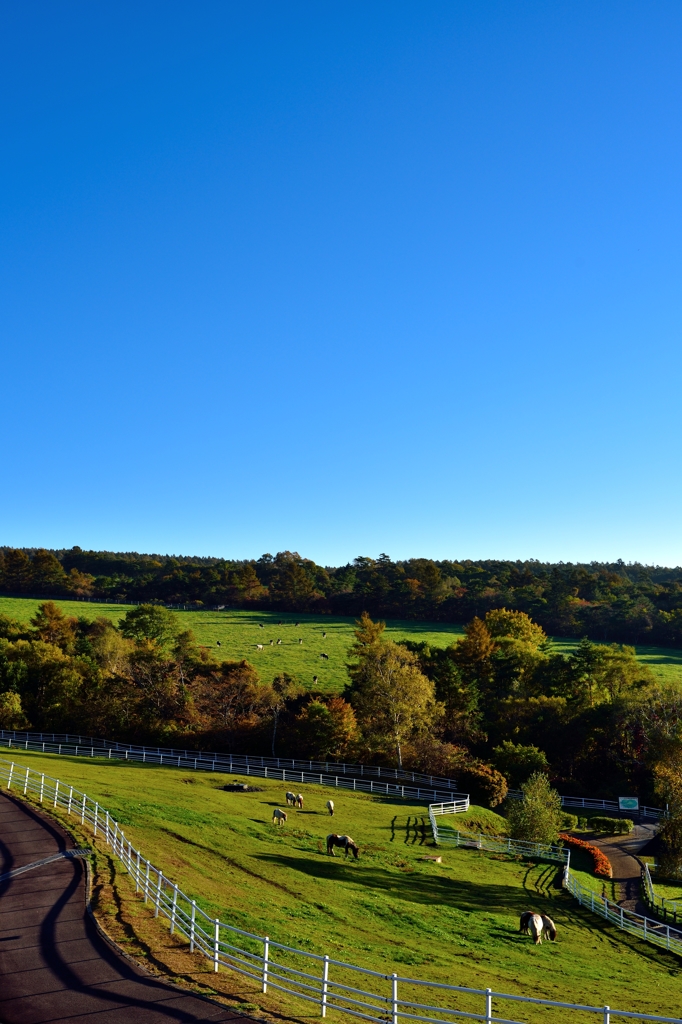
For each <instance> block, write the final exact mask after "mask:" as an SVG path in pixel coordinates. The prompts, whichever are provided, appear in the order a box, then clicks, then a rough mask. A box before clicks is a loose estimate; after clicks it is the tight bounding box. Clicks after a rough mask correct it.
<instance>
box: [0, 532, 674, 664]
mask: <svg viewBox="0 0 682 1024" xmlns="http://www.w3.org/2000/svg"><path fill="white" fill-rule="evenodd" d="M0 593H2V594H6V595H11V596H31V597H38V598H56V597H70V598H80V599H95V600H98V599H99V600H106V601H120V602H123V603H136V602H140V603H145V602H151V603H161V604H166V605H169V606H183V607H187V608H204V607H205V608H215V607H231V608H254V609H262V610H282V611H308V612H317V613H320V614H324V613H330V614H337V615H350V616H358V615H360V614H361V613H362V612H363V611H366V612H368V613H369V614H370V615H372V616H374V617H386V618H397V619H417V620H426V621H431V622H452V623H459V624H463V623H465V622H469V621H470V620H471V619H472V618H474V617H476V616H479V617H480V616H483V615H485V614H486V613H487V612H489V611H492V610H493V609H495V608H507V609H510V610H514V611H521V612H525V613H526V614H527V615H529V616H531V618H532V619H533V620H534V621H535V622H537V623H539V624H540V625H541V626H542V628H543V629H544V630H545V631H546V632H547V633H548V634H549V635H553V636H568V637H580V636H587V637H589V638H590V639H592V640H599V641H607V642H617V643H627V644H658V645H662V646H668V647H682V568H679V567H678V568H674V569H668V568H662V567H659V566H655V567H654V566H644V565H638V564H634V565H626V564H625V563H624V562H622V561H619V562H616V563H613V564H602V563H596V562H595V563H590V564H589V565H578V564H575V565H574V564H570V563H559V564H550V563H544V562H537V561H533V560H530V561H525V562H521V561H519V562H505V561H495V560H484V561H469V560H464V561H462V562H455V561H448V560H443V561H434V560H432V559H427V558H411V559H407V560H405V561H392V560H391V559H390V558H389V557H388V555H381V556H380V557H379V558H367V557H359V558H356V559H355V560H354V561H353V562H351V563H348V564H347V565H344V566H340V567H337V568H334V567H330V566H320V565H317V564H316V563H315V562H313V561H311V560H310V559H307V558H303V557H301V556H300V555H299V554H297V553H296V552H291V551H283V552H279V553H278V554H277V555H274V556H273V555H270V554H265V555H262V556H261V557H260V558H258V559H251V560H248V559H247V560H242V561H231V560H227V559H220V558H189V557H175V556H172V557H171V556H168V555H141V554H135V553H113V552H105V551H82V550H81V549H80V548H79V547H74V548H70V549H69V550H63V551H47V550H45V549H35V550H33V549H32V550H29V549H21V548H8V547H5V548H0Z"/></svg>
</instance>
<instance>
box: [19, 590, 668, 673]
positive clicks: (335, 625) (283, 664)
mask: <svg viewBox="0 0 682 1024" xmlns="http://www.w3.org/2000/svg"><path fill="white" fill-rule="evenodd" d="M41 603H42V602H41V601H37V600H33V599H32V598H22V597H0V615H9V616H10V617H11V618H13V619H18V620H19V622H28V621H29V620H30V618H31V616H32V615H34V614H35V612H36V610H37V608H38V606H39V605H40V604H41ZM55 603H56V604H58V605H59V607H60V608H62V609H63V611H64V612H65V613H66V614H68V615H75V616H77V617H78V616H83V617H84V618H86V619H96V618H97V617H98V616H100V615H104V616H106V617H107V618H108V619H111V620H112V621H113V622H118V620H119V619H121V618H123V616H124V615H125V613H126V612H127V611H128V609H129V608H132V607H134V606H133V605H126V604H97V603H94V602H90V601H61V600H59V599H58V598H57V599H56V601H55ZM175 614H176V615H177V616H178V619H179V620H180V622H181V624H182V628H183V629H191V630H193V631H194V634H195V636H196V638H197V640H198V641H199V643H200V644H205V645H206V646H207V647H210V648H211V649H212V650H213V651H214V653H215V655H216V657H218V658H224V659H226V660H235V661H236V660H240V659H242V658H247V659H248V660H249V661H250V662H251V663H252V664H253V665H255V666H256V668H257V669H258V672H259V673H260V675H261V677H262V678H263V679H266V680H270V679H272V678H273V676H275V675H277V673H278V672H289V673H290V674H291V675H295V676H297V677H298V678H299V679H300V681H301V682H302V683H304V684H309V685H310V686H312V683H313V676H317V677H318V682H317V687H318V688H319V689H321V690H323V691H324V692H326V693H339V692H340V691H341V690H342V689H343V687H344V686H345V685H346V682H347V680H348V676H347V673H346V660H347V657H348V648H349V647H350V645H351V644H352V642H353V639H354V637H353V629H354V627H355V619H353V618H350V617H349V618H346V617H341V616H333V615H306V614H303V613H300V614H294V613H291V612H282V613H279V612H251V611H223V612H216V611H195V612H183V611H178V612H175ZM280 622H281V623H282V625H278V623H280ZM297 622H298V626H296V625H295V623H297ZM260 623H262V624H263V629H261V628H260ZM324 632H326V634H327V636H326V637H323V636H322V634H323V633H324ZM386 635H387V636H388V637H389V638H390V639H391V640H426V641H427V642H428V643H429V644H431V645H432V646H433V647H447V646H448V645H449V644H452V643H456V642H457V641H458V640H459V639H460V638H461V637H462V636H463V635H464V629H463V627H462V626H455V625H452V623H441V622H405V621H400V620H395V619H394V620H388V622H387V624H386ZM278 639H280V640H281V641H282V643H281V644H279V645H278V644H277V640H278ZM299 639H301V640H303V643H302V644H299V642H298V641H299ZM270 640H272V641H273V646H272V647H271V646H270ZM218 641H220V647H218V643H217V642H218ZM552 643H553V646H554V648H555V650H557V651H561V652H562V653H563V654H569V653H570V652H571V651H572V650H573V648H574V647H575V646H576V644H577V643H578V641H577V640H575V639H566V638H563V637H561V638H557V639H554V640H553V641H552ZM256 644H263V645H264V649H263V650H262V651H258V650H257V649H256ZM636 650H637V657H638V658H639V659H640V661H641V662H643V663H644V664H645V665H648V666H649V668H650V669H651V670H652V672H653V673H654V675H655V676H656V678H657V679H658V680H659V681H660V682H662V683H664V682H667V683H679V684H680V685H682V651H679V650H673V649H668V648H665V647H646V646H642V647H637V648H636ZM322 653H324V654H328V655H329V661H326V660H325V659H324V658H321V657H320V654H322Z"/></svg>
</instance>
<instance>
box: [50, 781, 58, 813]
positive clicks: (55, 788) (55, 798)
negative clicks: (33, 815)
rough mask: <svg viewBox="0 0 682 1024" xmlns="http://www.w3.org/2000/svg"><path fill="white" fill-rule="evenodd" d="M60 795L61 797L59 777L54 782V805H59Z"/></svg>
mask: <svg viewBox="0 0 682 1024" xmlns="http://www.w3.org/2000/svg"><path fill="white" fill-rule="evenodd" d="M58 797H59V779H57V781H56V782H55V784H54V803H53V804H52V806H53V807H56V806H57V799H58Z"/></svg>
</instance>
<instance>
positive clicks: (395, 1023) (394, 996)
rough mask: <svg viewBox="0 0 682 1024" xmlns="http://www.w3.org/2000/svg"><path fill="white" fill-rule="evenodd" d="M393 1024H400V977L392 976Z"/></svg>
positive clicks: (394, 974)
mask: <svg viewBox="0 0 682 1024" xmlns="http://www.w3.org/2000/svg"><path fill="white" fill-rule="evenodd" d="M391 1024H398V975H397V974H396V973H395V971H394V972H393V974H392V975H391Z"/></svg>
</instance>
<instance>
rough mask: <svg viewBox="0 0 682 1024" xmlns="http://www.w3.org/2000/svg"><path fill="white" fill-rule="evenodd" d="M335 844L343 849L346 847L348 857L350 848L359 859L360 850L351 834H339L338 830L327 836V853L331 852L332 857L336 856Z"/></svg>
mask: <svg viewBox="0 0 682 1024" xmlns="http://www.w3.org/2000/svg"><path fill="white" fill-rule="evenodd" d="M335 846H340V847H341V848H342V849H344V850H345V851H346V857H347V856H348V851H349V850H350V851H351V853H352V854H353V856H354V857H355V859H356V860H357V859H358V853H359V850H358V847H357V843H354V842H353V840H352V839H351V837H350V836H338V835H337V834H336V832H331V833H330V834H329V835H328V836H327V853H328V854H330V855H331V856H332V857H334V856H335V854H334V847H335Z"/></svg>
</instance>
